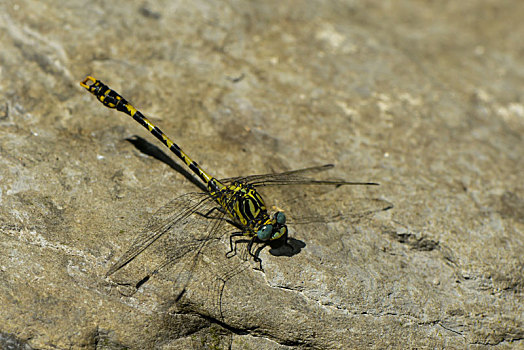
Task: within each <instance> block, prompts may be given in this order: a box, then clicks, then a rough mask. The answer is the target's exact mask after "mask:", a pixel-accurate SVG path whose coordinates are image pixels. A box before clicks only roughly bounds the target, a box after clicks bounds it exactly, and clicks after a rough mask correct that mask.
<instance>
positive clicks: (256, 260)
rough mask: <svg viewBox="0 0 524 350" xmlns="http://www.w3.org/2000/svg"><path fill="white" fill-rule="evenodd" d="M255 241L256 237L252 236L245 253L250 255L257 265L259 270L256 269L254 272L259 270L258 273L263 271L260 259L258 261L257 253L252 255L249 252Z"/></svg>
mask: <svg viewBox="0 0 524 350" xmlns="http://www.w3.org/2000/svg"><path fill="white" fill-rule="evenodd" d="M256 240H257V236H254V237H253V238H251V240H250V241H249V243H248V244H247V251H248V252H249V255H251V256H252V257H253V260H254V261H255V262H256V263H258V264H259V268H258V269H256V270H260V271H264V269H263V268H262V259H260V258H259V257H258V254H257V253H253V252H252V251H251V250H252V249H253V243H255V241H256Z"/></svg>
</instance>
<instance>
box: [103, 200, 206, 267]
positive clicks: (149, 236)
mask: <svg viewBox="0 0 524 350" xmlns="http://www.w3.org/2000/svg"><path fill="white" fill-rule="evenodd" d="M213 203H214V201H213V199H212V198H211V197H210V196H209V195H208V194H207V193H203V192H202V193H188V194H185V195H183V196H180V197H178V198H176V199H174V200H172V201H171V202H169V203H167V204H166V205H164V206H163V207H161V208H160V209H159V210H158V211H157V212H156V213H155V214H153V216H152V217H151V218H150V220H149V221H148V223H147V225H146V226H145V228H144V229H143V230H142V231H141V232H140V233H139V234H138V236H137V238H136V239H135V241H134V242H133V244H132V245H131V247H130V248H129V249H128V250H127V251H126V252H125V253H124V254H123V255H122V256H121V257H120V258H119V259H118V261H117V262H116V263H115V264H113V265H112V266H111V267H110V268H109V270H108V271H107V273H106V276H109V275H112V274H113V273H115V272H116V271H118V270H120V269H121V268H122V267H124V266H125V265H127V264H128V263H130V262H131V261H132V260H133V259H135V258H136V257H137V256H138V255H139V254H140V253H142V252H143V251H144V250H146V249H147V248H148V247H149V246H151V245H152V244H153V243H154V242H155V241H157V240H158V239H159V238H160V237H162V236H163V235H164V234H165V233H167V232H170V231H172V230H173V228H175V227H176V226H182V227H183V226H185V225H186V224H187V223H188V222H189V221H188V220H187V219H188V218H189V217H190V216H191V215H192V214H193V213H195V212H197V211H198V210H199V209H201V208H203V207H206V206H209V205H210V204H213ZM182 227H179V229H180V228H182Z"/></svg>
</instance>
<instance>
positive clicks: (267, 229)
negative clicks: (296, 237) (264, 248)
mask: <svg viewBox="0 0 524 350" xmlns="http://www.w3.org/2000/svg"><path fill="white" fill-rule="evenodd" d="M271 232H273V225H264V226H262V228H261V229H260V230H258V232H257V237H258V239H259V240H261V241H267V240H268V239H269V237H270V236H271Z"/></svg>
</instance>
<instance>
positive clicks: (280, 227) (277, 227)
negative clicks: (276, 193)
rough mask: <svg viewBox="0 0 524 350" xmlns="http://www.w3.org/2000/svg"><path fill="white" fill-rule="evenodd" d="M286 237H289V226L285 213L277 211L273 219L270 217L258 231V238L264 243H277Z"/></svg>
mask: <svg viewBox="0 0 524 350" xmlns="http://www.w3.org/2000/svg"><path fill="white" fill-rule="evenodd" d="M285 236H287V226H286V215H285V214H284V212H283V211H277V212H276V213H275V214H274V215H273V217H269V218H268V219H267V220H266V222H264V224H263V225H262V226H260V229H259V230H258V231H257V238H258V239H259V240H261V241H262V242H266V241H275V240H277V239H280V238H282V237H285Z"/></svg>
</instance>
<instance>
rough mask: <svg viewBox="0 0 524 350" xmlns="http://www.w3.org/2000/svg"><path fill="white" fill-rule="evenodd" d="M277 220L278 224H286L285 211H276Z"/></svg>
mask: <svg viewBox="0 0 524 350" xmlns="http://www.w3.org/2000/svg"><path fill="white" fill-rule="evenodd" d="M275 220H276V222H277V224H279V225H284V224H285V223H286V214H284V212H283V211H277V212H276V213H275Z"/></svg>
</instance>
